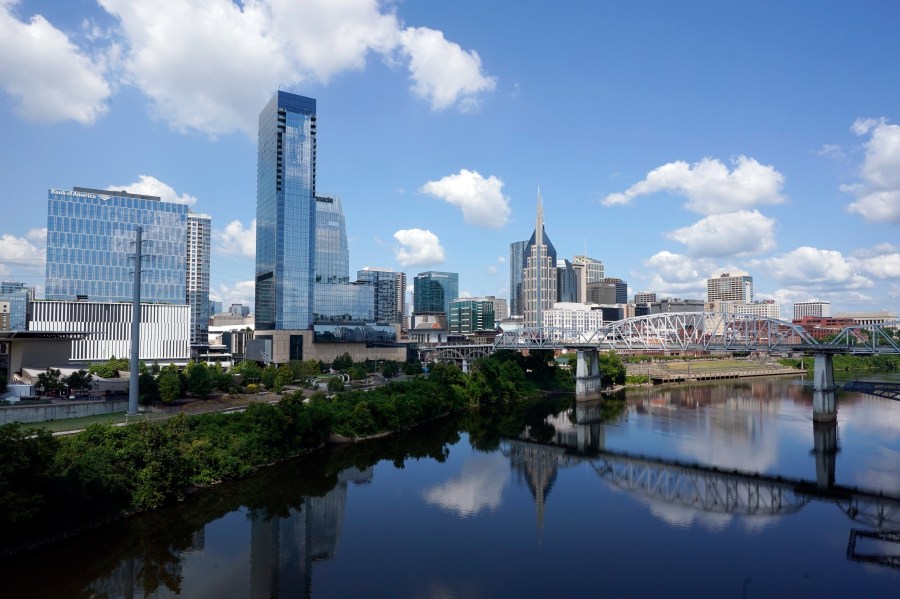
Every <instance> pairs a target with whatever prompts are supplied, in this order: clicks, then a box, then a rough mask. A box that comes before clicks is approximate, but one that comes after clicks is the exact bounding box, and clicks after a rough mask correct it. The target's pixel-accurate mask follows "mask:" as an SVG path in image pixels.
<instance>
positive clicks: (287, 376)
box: [273, 364, 294, 393]
mask: <svg viewBox="0 0 900 599" xmlns="http://www.w3.org/2000/svg"><path fill="white" fill-rule="evenodd" d="M293 382H294V371H293V370H292V369H291V367H290V366H288V365H287V364H282V365H281V366H279V367H278V371H277V372H276V373H275V382H274V387H273V389H274V390H275V393H281V392H282V391H284V388H285V387H286V386H287V385H290V384H291V383H293Z"/></svg>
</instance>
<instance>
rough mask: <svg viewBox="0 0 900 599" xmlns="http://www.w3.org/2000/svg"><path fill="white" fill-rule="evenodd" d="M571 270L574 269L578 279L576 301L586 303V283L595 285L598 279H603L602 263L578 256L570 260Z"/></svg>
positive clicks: (581, 255)
mask: <svg viewBox="0 0 900 599" xmlns="http://www.w3.org/2000/svg"><path fill="white" fill-rule="evenodd" d="M572 268H574V269H575V273H576V276H577V277H578V285H577V287H578V301H579V302H581V303H582V304H584V303H587V285H588V283H596V282H597V281H599V280H600V279H603V278H605V275H604V274H603V272H604V271H603V262H601V261H600V260H596V259H594V258H589V257H588V256H585V255H583V254H579V255H577V256H575V257H573V258H572Z"/></svg>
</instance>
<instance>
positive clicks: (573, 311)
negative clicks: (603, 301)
mask: <svg viewBox="0 0 900 599" xmlns="http://www.w3.org/2000/svg"><path fill="white" fill-rule="evenodd" d="M602 326H603V311H602V310H601V309H600V306H596V305H590V304H585V303H582V302H557V303H556V304H554V305H553V308H551V309H549V310H545V311H544V327H546V328H547V330H548V336H549V337H551V338H553V339H556V340H559V341H564V340H565V341H587V340H588V339H589V338H591V336H592V334H593V333H595V332H596V331H597V329H599V328H600V327H602Z"/></svg>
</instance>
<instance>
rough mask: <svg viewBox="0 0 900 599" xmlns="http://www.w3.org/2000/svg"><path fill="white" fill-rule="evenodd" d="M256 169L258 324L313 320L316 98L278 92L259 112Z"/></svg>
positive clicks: (283, 326)
mask: <svg viewBox="0 0 900 599" xmlns="http://www.w3.org/2000/svg"><path fill="white" fill-rule="evenodd" d="M258 144H259V145H258V148H257V152H258V155H257V169H256V328H257V329H261V330H296V329H307V328H309V327H310V325H311V324H312V322H313V304H314V288H313V283H314V281H315V266H316V264H315V257H316V256H315V247H316V201H315V194H316V101H315V100H314V99H313V98H306V97H304V96H299V95H296V94H291V93H288V92H283V91H279V92H278V93H276V94H275V95H274V96H273V97H272V99H271V100H270V101H269V103H268V104H266V106H265V108H263V109H262V112H260V114H259V142H258Z"/></svg>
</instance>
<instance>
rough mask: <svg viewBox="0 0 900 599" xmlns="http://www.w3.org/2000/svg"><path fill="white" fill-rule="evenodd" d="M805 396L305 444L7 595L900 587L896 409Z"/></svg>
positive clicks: (20, 563) (685, 389)
mask: <svg viewBox="0 0 900 599" xmlns="http://www.w3.org/2000/svg"><path fill="white" fill-rule="evenodd" d="M882 378H883V377H882ZM895 380H897V379H895ZM807 385H808V384H807V383H805V382H804V381H803V380H801V379H797V378H793V379H792V378H768V379H758V380H749V379H745V380H742V381H739V382H726V383H713V384H698V385H691V386H680V387H669V388H656V389H647V390H635V391H631V392H628V393H627V394H626V395H625V396H624V398H625V399H624V401H620V402H614V401H606V402H605V403H604V404H602V406H598V405H597V404H587V405H585V406H579V407H578V408H576V407H574V406H573V402H572V399H571V397H570V398H561V399H558V400H553V401H548V402H545V403H544V404H542V405H540V406H534V407H531V408H529V409H527V410H525V409H523V410H520V411H519V412H518V413H516V414H510V415H507V416H506V417H504V418H503V419H502V421H499V422H494V423H483V422H482V423H479V424H478V425H477V426H471V425H469V426H466V425H465V424H464V423H451V422H443V423H438V424H434V425H430V426H427V427H423V428H421V429H418V430H416V431H413V432H410V433H407V434H403V435H398V436H395V437H391V438H387V439H383V440H379V441H373V442H369V443H364V444H359V445H356V446H353V447H347V448H343V449H341V450H337V451H330V452H320V453H318V454H316V455H315V456H311V457H308V458H304V459H299V460H295V461H291V462H289V463H284V464H281V465H279V466H277V467H273V468H270V469H268V470H266V471H265V472H262V473H259V474H258V475H257V476H254V477H253V478H251V479H249V480H244V481H239V482H236V483H231V484H227V485H222V486H220V487H218V488H216V489H213V490H211V491H209V492H206V493H203V494H201V495H200V496H198V497H195V498H192V499H191V500H189V501H187V502H185V503H184V504H181V505H178V506H175V507H172V508H168V509H165V510H161V511H159V512H156V513H153V514H148V515H145V516H141V517H137V518H133V519H130V520H128V521H125V522H120V523H116V524H113V525H109V526H106V527H104V528H102V529H100V530H96V531H93V532H91V533H88V534H85V535H82V536H79V537H77V538H73V539H69V540H66V541H64V542H61V543H58V544H55V545H53V546H50V547H46V548H43V549H41V550H38V551H34V552H31V553H28V554H27V555H22V556H19V557H17V558H15V559H13V560H7V561H6V562H0V576H2V580H3V581H4V585H3V588H4V592H3V595H4V596H5V597H171V596H181V597H191V598H194V597H201V598H202V597H216V598H218V597H305V596H314V597H441V598H443V597H598V596H610V597H649V596H654V597H659V596H679V597H788V596H790V597H850V596H859V597H897V596H900V538H898V537H897V533H898V531H900V402H898V401H891V400H887V399H879V398H876V397H872V396H866V395H859V394H851V393H842V394H840V395H839V396H838V405H839V408H838V409H839V412H838V420H837V424H836V425H833V426H828V425H825V426H819V425H814V424H813V421H812V392H811V390H810V389H809V387H808V386H807ZM461 428H463V429H464V430H468V431H469V432H459V431H460V430H461ZM891 531H894V532H895V535H894V537H891V535H890V532H891ZM892 539H893V540H892Z"/></svg>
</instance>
